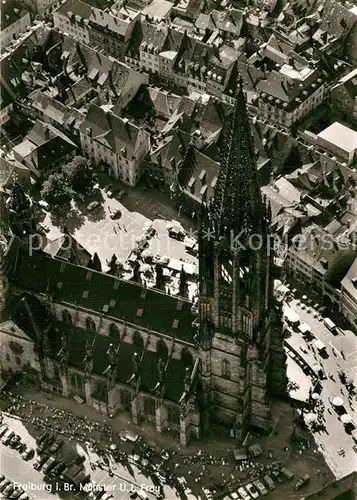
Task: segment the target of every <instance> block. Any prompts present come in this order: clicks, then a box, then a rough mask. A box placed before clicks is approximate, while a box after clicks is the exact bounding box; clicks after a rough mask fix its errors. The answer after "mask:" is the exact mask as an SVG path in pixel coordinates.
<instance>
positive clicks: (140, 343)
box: [133, 331, 144, 352]
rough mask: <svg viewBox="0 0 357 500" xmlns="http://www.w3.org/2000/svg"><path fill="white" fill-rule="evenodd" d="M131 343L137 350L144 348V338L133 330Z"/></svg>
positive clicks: (140, 350)
mask: <svg viewBox="0 0 357 500" xmlns="http://www.w3.org/2000/svg"><path fill="white" fill-rule="evenodd" d="M133 344H134V346H135V347H136V349H137V350H138V351H139V352H142V351H143V350H144V340H143V338H142V336H141V335H140V333H139V332H138V331H136V332H134V337H133Z"/></svg>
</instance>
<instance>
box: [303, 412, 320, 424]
mask: <svg viewBox="0 0 357 500" xmlns="http://www.w3.org/2000/svg"><path fill="white" fill-rule="evenodd" d="M316 421H317V415H316V414H315V413H308V414H307V415H305V422H306V423H307V424H312V423H313V422H316Z"/></svg>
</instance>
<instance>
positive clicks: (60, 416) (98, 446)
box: [1, 392, 303, 495]
mask: <svg viewBox="0 0 357 500" xmlns="http://www.w3.org/2000/svg"><path fill="white" fill-rule="evenodd" d="M48 397H49V398H51V396H48ZM1 398H2V399H3V401H2V404H1V407H2V409H4V410H6V412H8V413H9V414H11V415H14V416H17V417H18V418H21V420H22V421H24V422H28V424H29V425H30V426H31V425H32V426H33V427H34V428H35V429H36V430H37V431H38V432H41V431H42V430H49V431H51V432H53V431H55V432H56V433H58V434H62V435H63V436H65V437H66V440H67V441H72V440H73V441H77V442H80V443H84V444H86V446H87V448H88V449H91V450H93V452H94V453H95V454H96V455H97V456H98V457H100V458H99V459H98V460H97V461H96V462H93V463H91V467H92V470H94V469H95V468H96V467H100V468H104V469H105V470H107V471H108V473H109V475H111V476H112V475H115V474H116V471H115V466H114V467H113V465H112V463H113V461H115V462H117V463H118V462H120V463H121V464H122V465H123V466H124V467H126V468H130V467H133V466H135V467H136V468H138V469H140V470H141V471H142V473H143V474H144V475H145V476H147V477H149V476H150V477H152V474H153V473H154V472H155V477H157V475H158V473H159V475H160V476H162V478H164V482H165V484H167V485H168V486H170V487H172V488H173V489H175V490H176V491H177V494H178V495H181V494H183V491H184V486H183V484H182V481H180V480H179V477H178V476H184V477H185V478H186V479H187V482H188V484H189V486H190V487H192V489H193V490H194V489H197V491H198V490H199V489H200V488H201V487H202V486H205V487H207V486H211V487H212V488H213V489H215V490H216V491H217V490H218V491H220V490H223V489H225V488H227V487H232V488H234V487H237V485H239V484H242V482H244V481H247V480H249V481H251V480H254V479H257V478H259V477H261V476H264V475H265V474H271V475H273V476H274V474H278V472H279V470H280V468H281V467H282V466H283V464H282V463H281V462H280V461H278V460H276V459H275V457H274V456H273V453H272V452H270V453H268V454H267V455H266V457H264V458H265V460H263V461H261V462H264V463H259V461H256V460H254V459H249V458H248V459H246V460H243V461H241V462H236V461H235V460H234V456H233V453H232V452H231V451H230V453H226V454H225V456H223V457H222V456H219V454H209V453H205V452H203V451H202V450H198V451H196V452H194V453H191V454H187V452H183V451H181V450H179V449H176V450H173V451H172V452H168V451H167V450H159V449H157V448H156V446H154V445H149V444H148V443H146V442H145V441H144V440H143V439H142V438H138V439H136V440H135V442H134V441H131V440H128V441H125V440H123V439H122V436H121V434H122V433H118V432H114V431H113V429H112V427H111V425H109V424H108V423H106V422H98V421H93V420H90V419H89V418H88V417H85V416H79V415H76V414H74V413H72V412H71V411H68V410H64V409H59V408H55V407H54V406H53V405H51V404H44V403H41V402H39V401H35V400H31V399H28V398H26V397H24V396H22V395H20V394H15V393H12V392H7V393H6V394H2V396H1ZM300 451H301V450H300ZM302 452H303V451H301V453H302ZM301 453H300V454H301ZM108 457H112V460H109V458H108ZM153 482H155V481H153Z"/></svg>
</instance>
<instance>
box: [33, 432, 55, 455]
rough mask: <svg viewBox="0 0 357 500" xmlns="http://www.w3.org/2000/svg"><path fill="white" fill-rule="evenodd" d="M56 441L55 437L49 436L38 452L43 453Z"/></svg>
mask: <svg viewBox="0 0 357 500" xmlns="http://www.w3.org/2000/svg"><path fill="white" fill-rule="evenodd" d="M54 440H55V438H54V436H53V435H51V434H49V435H48V436H47V438H46V439H45V440H44V441H42V443H41V444H40V445H39V446H38V448H37V451H38V453H39V454H41V453H43V452H44V451H45V450H46V449H47V448H49V447H50V446H51V444H52V443H53V441H54Z"/></svg>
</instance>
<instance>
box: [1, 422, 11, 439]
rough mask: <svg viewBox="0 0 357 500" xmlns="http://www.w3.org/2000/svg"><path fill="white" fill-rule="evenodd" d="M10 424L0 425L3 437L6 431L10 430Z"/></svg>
mask: <svg viewBox="0 0 357 500" xmlns="http://www.w3.org/2000/svg"><path fill="white" fill-rule="evenodd" d="M8 428H9V426H8V425H7V424H2V425H1V426H0V437H2V436H3V435H4V434H5V432H6V431H7V430H8Z"/></svg>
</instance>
